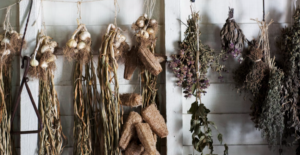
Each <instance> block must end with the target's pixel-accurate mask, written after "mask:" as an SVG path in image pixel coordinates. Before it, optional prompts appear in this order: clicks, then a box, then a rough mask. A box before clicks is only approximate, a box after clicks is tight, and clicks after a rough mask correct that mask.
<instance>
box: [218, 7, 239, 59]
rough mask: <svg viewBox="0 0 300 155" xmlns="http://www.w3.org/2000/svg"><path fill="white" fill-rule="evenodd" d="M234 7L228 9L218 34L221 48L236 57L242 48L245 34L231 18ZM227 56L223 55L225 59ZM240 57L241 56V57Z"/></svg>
mask: <svg viewBox="0 0 300 155" xmlns="http://www.w3.org/2000/svg"><path fill="white" fill-rule="evenodd" d="M233 14H234V9H229V17H228V19H227V20H226V23H225V24H224V26H223V28H222V30H221V32H220V36H221V42H222V48H223V50H224V51H225V52H226V53H229V54H232V56H233V57H238V56H239V55H240V54H241V52H242V51H243V48H244V43H245V35H244V34H243V31H242V30H241V29H240V27H239V26H238V24H237V23H236V22H235V20H234V18H233ZM227 58H228V56H227V55H226V56H225V59H227ZM241 59H242V58H241Z"/></svg>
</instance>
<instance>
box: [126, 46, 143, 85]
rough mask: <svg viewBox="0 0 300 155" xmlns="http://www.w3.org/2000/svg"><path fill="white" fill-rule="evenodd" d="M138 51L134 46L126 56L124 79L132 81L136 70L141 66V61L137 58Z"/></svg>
mask: <svg viewBox="0 0 300 155" xmlns="http://www.w3.org/2000/svg"><path fill="white" fill-rule="evenodd" d="M137 51H138V49H137V48H136V47H135V46H134V47H132V48H131V50H130V51H129V52H127V53H126V54H125V70H124V79H126V80H130V79H131V77H132V75H133V73H134V71H135V69H136V68H137V67H138V66H139V64H140V60H139V59H138V56H137Z"/></svg>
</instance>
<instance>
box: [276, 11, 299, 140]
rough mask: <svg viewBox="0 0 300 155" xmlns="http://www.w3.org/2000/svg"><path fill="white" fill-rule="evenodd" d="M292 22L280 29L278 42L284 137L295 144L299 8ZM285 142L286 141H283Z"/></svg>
mask: <svg viewBox="0 0 300 155" xmlns="http://www.w3.org/2000/svg"><path fill="white" fill-rule="evenodd" d="M293 18H294V23H293V26H292V27H290V28H285V29H283V30H282V34H281V40H280V42H279V45H280V48H281V51H282V53H283V54H284V57H283V58H284V69H283V71H284V73H285V77H284V80H283V94H282V95H283V96H284V99H283V100H282V107H283V111H284V114H285V125H286V127H285V138H288V137H293V142H292V143H291V144H290V143H288V144H290V145H292V144H295V143H296V142H297V141H298V140H299V139H300V135H299V132H300V120H299V108H300V107H299V87H300V84H299V83H300V81H299V73H300V70H299V68H300V46H299V40H300V35H299V31H300V8H299V7H298V8H297V9H296V11H295V13H294V16H293ZM285 143H287V142H285Z"/></svg>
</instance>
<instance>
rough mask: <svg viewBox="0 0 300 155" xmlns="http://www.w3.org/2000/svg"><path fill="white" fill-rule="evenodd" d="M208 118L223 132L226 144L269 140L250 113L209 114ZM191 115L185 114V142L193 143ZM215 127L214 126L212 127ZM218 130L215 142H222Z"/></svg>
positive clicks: (214, 138)
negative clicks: (264, 137)
mask: <svg viewBox="0 0 300 155" xmlns="http://www.w3.org/2000/svg"><path fill="white" fill-rule="evenodd" d="M208 119H209V120H210V121H213V122H214V123H215V124H216V126H217V128H218V130H219V132H220V133H222V134H223V143H226V144H229V145H231V144H257V145H264V144H267V142H266V141H265V140H264V139H262V138H261V132H260V131H259V130H257V129H256V128H255V127H254V123H253V122H252V121H251V119H250V116H249V114H209V115H208ZM190 120H191V115H188V114H184V115H183V128H182V130H183V144H184V145H192V134H191V132H190V131H189V130H190ZM212 128H213V127H212ZM217 134H218V132H217V131H216V130H215V129H213V141H214V144H216V145H217V144H220V143H219V142H218V139H217Z"/></svg>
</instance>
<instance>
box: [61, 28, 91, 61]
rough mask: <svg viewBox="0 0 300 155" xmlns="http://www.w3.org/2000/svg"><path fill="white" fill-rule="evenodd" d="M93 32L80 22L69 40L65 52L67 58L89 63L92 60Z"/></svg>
mask: <svg viewBox="0 0 300 155" xmlns="http://www.w3.org/2000/svg"><path fill="white" fill-rule="evenodd" d="M91 43H92V40H91V34H90V33H89V32H88V30H87V28H86V26H85V25H84V24H79V25H78V28H77V29H76V30H75V32H74V33H73V35H72V37H71V39H70V40H69V41H68V42H67V44H66V47H64V49H63V52H64V55H65V57H66V58H67V59H69V60H73V59H75V60H76V61H80V63H83V64H85V63H87V62H88V61H89V60H90V52H91Z"/></svg>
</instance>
